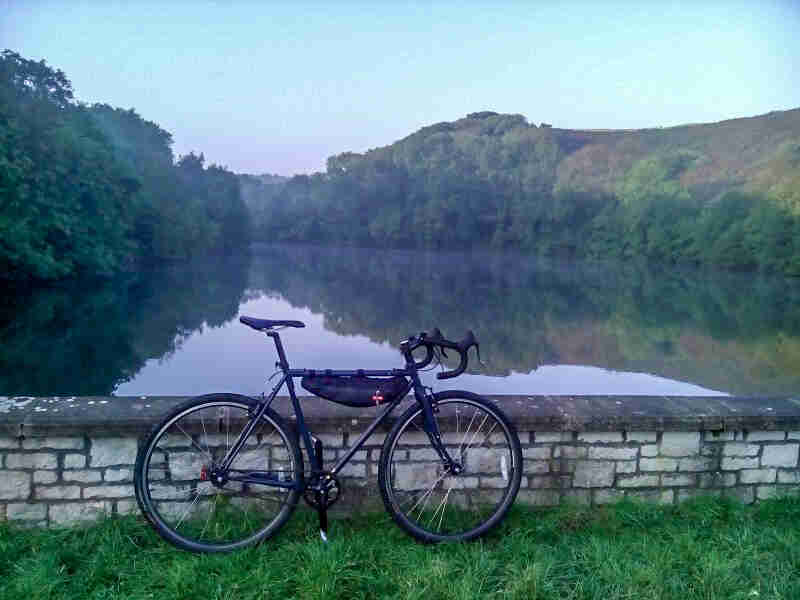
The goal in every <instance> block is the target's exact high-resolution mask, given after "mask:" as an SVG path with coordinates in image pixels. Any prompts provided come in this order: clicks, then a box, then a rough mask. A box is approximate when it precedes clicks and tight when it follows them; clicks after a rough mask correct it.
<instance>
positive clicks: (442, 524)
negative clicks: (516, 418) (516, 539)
mask: <svg viewBox="0 0 800 600" xmlns="http://www.w3.org/2000/svg"><path fill="white" fill-rule="evenodd" d="M432 406H433V407H434V410H435V416H436V418H437V422H438V424H439V428H440V431H441V434H442V440H443V442H444V444H445V447H446V448H447V450H448V452H449V453H450V456H451V458H453V459H454V460H455V461H457V462H458V463H459V464H461V465H462V466H463V468H464V470H463V472H462V473H460V474H459V475H457V476H456V475H452V474H447V473H446V471H445V468H444V465H443V464H442V461H441V459H440V458H439V457H438V454H437V453H436V451H435V450H434V449H433V448H432V447H431V444H430V441H429V439H428V436H427V434H426V433H425V431H424V429H423V427H422V419H423V415H422V409H421V408H420V409H417V410H416V411H414V412H413V413H412V414H411V415H410V416H409V417H408V418H407V419H405V420H404V422H403V424H402V425H401V426H400V428H399V429H398V431H397V435H396V436H395V437H394V438H393V439H392V440H391V442H390V447H389V451H388V455H387V464H386V465H385V466H386V475H385V484H384V489H385V493H386V496H387V499H388V501H389V503H390V505H391V510H392V512H393V513H394V514H395V517H396V519H398V520H399V522H400V524H401V525H402V526H403V527H404V528H405V529H406V530H407V531H409V532H410V533H412V535H414V536H415V537H417V538H419V539H422V540H425V541H455V540H468V539H473V538H475V537H478V536H480V535H482V534H483V533H485V532H486V531H488V530H489V529H491V528H492V527H493V526H494V525H496V524H497V523H498V522H499V521H500V520H501V519H502V518H503V516H504V515H505V513H506V512H507V510H508V508H509V507H510V505H511V503H512V502H513V501H514V498H515V497H516V494H517V491H518V489H519V483H520V478H521V469H522V459H521V452H520V450H519V443H518V441H517V437H516V434H515V433H514V431H513V428H512V427H511V426H510V424H508V422H507V420H506V419H505V418H504V417H503V416H502V414H501V413H500V412H499V411H497V410H496V409H494V408H493V407H492V406H490V405H489V404H488V403H486V402H484V401H478V400H474V399H471V398H468V397H459V398H449V399H442V400H439V401H435V402H434V403H433V405H432Z"/></svg>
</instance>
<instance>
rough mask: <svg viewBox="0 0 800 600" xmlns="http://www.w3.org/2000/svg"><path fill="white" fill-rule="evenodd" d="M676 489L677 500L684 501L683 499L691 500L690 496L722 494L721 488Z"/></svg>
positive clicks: (703, 496) (699, 496) (702, 496)
mask: <svg viewBox="0 0 800 600" xmlns="http://www.w3.org/2000/svg"><path fill="white" fill-rule="evenodd" d="M676 491H677V492H678V502H684V501H685V500H691V499H692V498H705V497H708V498H712V497H713V498H719V497H720V496H721V495H722V491H723V490H719V489H709V490H693V489H691V488H684V489H681V490H676Z"/></svg>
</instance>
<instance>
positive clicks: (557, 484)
mask: <svg viewBox="0 0 800 600" xmlns="http://www.w3.org/2000/svg"><path fill="white" fill-rule="evenodd" d="M563 479H569V478H568V477H564V478H563ZM561 481H562V477H559V476H557V475H544V476H534V477H528V487H530V488H536V489H539V488H561V487H564V486H562V485H561ZM568 486H569V482H567V487H568Z"/></svg>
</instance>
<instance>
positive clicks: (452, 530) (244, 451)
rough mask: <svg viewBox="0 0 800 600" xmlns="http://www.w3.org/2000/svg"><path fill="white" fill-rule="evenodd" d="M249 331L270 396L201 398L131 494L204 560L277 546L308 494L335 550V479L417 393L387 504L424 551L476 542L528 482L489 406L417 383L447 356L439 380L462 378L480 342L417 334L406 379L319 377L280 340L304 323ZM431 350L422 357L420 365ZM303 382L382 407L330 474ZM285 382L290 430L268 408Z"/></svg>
mask: <svg viewBox="0 0 800 600" xmlns="http://www.w3.org/2000/svg"><path fill="white" fill-rule="evenodd" d="M239 320H240V321H241V322H242V323H244V324H245V325H248V326H249V327H252V328H253V329H255V330H257V331H259V332H262V333H266V335H267V336H268V337H270V338H272V340H273V341H274V343H275V349H276V351H277V355H278V361H277V362H276V363H275V365H276V367H277V368H278V370H277V371H276V373H275V375H281V377H280V380H279V381H278V383H277V384H276V385H275V386H274V387H273V388H272V391H271V393H270V394H269V396H268V397H267V396H265V395H262V396H261V398H258V399H256V398H250V397H247V396H241V395H236V394H210V395H205V396H198V397H196V398H192V399H190V400H188V401H186V402H184V403H183V404H181V405H179V406H177V407H176V408H175V409H173V411H172V412H171V413H169V414H168V415H167V416H166V417H165V418H164V419H163V420H162V421H161V422H160V423H158V424H157V425H156V426H155V427H154V428H153V429H152V430H151V432H150V434H149V435H148V437H147V438H146V440H145V442H144V443H143V444H142V445H141V446H140V449H139V452H138V455H137V459H136V467H135V472H134V487H135V492H136V499H137V501H138V503H139V507H140V508H141V510H142V512H143V513H144V515H145V517H146V518H147V520H148V521H149V522H150V523H151V524H152V525H153V527H154V528H155V529H156V531H157V532H158V533H159V534H160V535H161V536H162V537H163V538H164V539H166V540H167V541H169V542H171V543H172V544H174V545H176V546H178V547H180V548H183V549H186V550H190V551H195V552H221V551H230V550H236V549H238V548H242V547H244V546H247V545H249V544H254V543H258V542H261V541H263V540H265V539H267V538H269V537H271V536H272V535H274V534H275V533H276V532H277V531H278V530H279V529H280V528H281V527H282V526H283V525H284V523H286V521H287V520H288V519H289V517H290V516H291V514H292V512H293V511H294V509H295V508H296V506H297V504H298V501H299V499H300V497H301V496H302V497H303V498H304V500H305V501H306V502H307V503H308V504H309V505H310V506H312V507H313V508H315V509H316V510H317V512H318V514H319V521H320V536H321V537H322V539H323V540H325V541H327V530H328V523H327V521H328V519H327V510H328V508H329V507H330V506H331V505H332V504H333V503H334V502H336V500H338V499H339V497H340V494H341V484H340V482H339V479H338V478H337V474H338V473H339V472H340V471H341V470H342V468H343V467H344V466H345V465H346V464H347V463H348V461H349V460H350V459H351V458H352V457H353V455H354V454H355V453H356V451H357V450H358V449H359V448H361V446H362V445H363V444H364V443H365V441H366V440H367V439H368V438H369V437H370V436H371V435H372V434H373V433H374V432H375V430H376V429H377V428H378V426H379V425H381V424H382V423H383V422H384V421H386V419H387V418H388V417H389V415H390V414H391V413H392V412H393V411H394V410H395V409H396V408H397V407H398V406H399V405H400V404H401V403H402V402H403V400H404V398H405V397H406V395H407V394H408V393H409V391H413V398H414V401H413V402H412V404H411V406H410V407H409V408H408V409H406V410H405V412H403V414H402V415H401V416H400V417H399V418H398V419H396V420H395V422H394V424H393V425H392V427H391V430H390V431H389V434H388V435H387V436H386V439H385V441H384V443H383V447H382V449H381V453H380V460H379V464H378V486H379V488H380V493H381V498H382V500H383V503H384V506H385V507H386V510H387V511H388V512H389V514H390V515H391V517H392V518H393V520H394V521H395V522H396V523H397V525H399V526H400V527H401V528H402V529H403V530H404V531H405V532H407V533H408V534H410V535H411V536H413V537H414V538H416V539H417V540H419V541H422V542H446V541H460V540H471V539H474V538H477V537H479V536H481V535H483V534H485V533H486V532H488V531H489V530H491V529H492V528H493V527H495V526H497V525H498V524H499V523H500V521H501V520H502V519H503V518H504V517H505V515H506V513H507V512H508V510H509V508H510V507H511V505H512V504H513V502H514V499H515V498H516V495H517V492H518V490H519V485H520V479H521V475H522V451H521V448H520V442H519V438H518V437H517V433H516V431H515V428H514V426H513V425H512V423H511V422H510V421H509V420H508V418H507V417H506V416H505V414H504V413H503V412H502V411H501V410H500V409H499V408H498V407H497V406H495V405H494V404H493V403H492V402H490V401H488V400H487V399H485V398H483V397H481V396H479V395H477V394H473V393H471V392H467V391H444V392H438V393H432V390H430V388H425V387H424V386H423V384H422V383H421V381H420V376H419V371H421V370H423V369H425V368H426V367H428V366H429V365H430V364H431V362H432V361H433V359H434V358H436V359H437V362H438V363H439V364H442V357H445V358H446V357H447V354H446V350H455V351H456V352H457V353H458V354H459V356H460V362H459V365H458V366H457V367H456V368H455V369H454V370H450V371H443V372H439V373H437V377H438V378H439V379H449V378H452V377H457V376H458V375H460V374H462V373H463V372H464V370H465V369H466V368H467V363H468V353H469V349H470V348H471V347H473V346H474V347H475V349H476V352H477V355H478V360H480V348H479V346H478V342H477V340H476V339H475V336H474V335H473V334H472V332H471V331H470V332H467V336H466V337H465V338H464V339H463V340H462V341H460V342H453V341H450V340H447V339H445V338H444V337H443V336H442V334H441V332H440V331H439V330H438V329H434V330H433V331H432V332H431V333H425V332H423V333H420V334H419V335H416V336H411V337H409V338H408V339H407V340H405V341H403V342H402V343H401V344H400V350H401V353H402V355H403V357H404V359H405V368H402V369H390V370H362V369H359V370H349V371H332V370H325V371H316V370H310V369H292V368H290V367H289V363H288V360H287V358H286V354H285V352H284V348H283V344H282V343H281V338H280V335H279V333H278V332H279V331H280V330H282V329H284V328H288V327H305V325H304V324H303V323H302V322H301V321H286V320H283V321H280V320H268V319H256V318H253V317H246V316H242V317H240V319H239ZM420 349H424V351H425V356H424V357H423V358H422V359H421V360H418V357H419V353H417V357H415V356H414V352H415V351H417V350H420ZM434 366H435V365H434ZM431 368H433V367H431ZM296 378H301V385H302V387H303V388H305V389H306V390H307V391H310V392H311V393H312V394H314V395H316V396H319V397H322V398H325V399H327V400H331V401H334V402H339V403H343V404H346V405H349V406H355V407H366V406H383V410H382V411H381V412H380V414H378V415H377V416H376V417H375V420H374V421H372V423H370V425H369V426H368V427H367V428H366V430H365V431H363V433H361V435H360V436H359V437H358V439H357V440H356V441H355V442H354V443H353V445H352V446H351V447H350V448H348V449H347V450H346V451H344V455H343V456H341V458H339V460H338V461H337V462H336V464H335V465H334V466H333V467H332V468H331V469H330V470H325V469H324V464H323V446H322V442H321V441H320V440H319V439H318V438H316V437H315V436H314V435H313V434H312V433H311V432H310V431H309V430H308V428H307V427H306V424H305V420H304V417H303V410H302V408H301V406H300V401H299V400H298V397H297V395H296V394H295V386H294V380H295V379H296ZM284 384H285V385H286V386H287V389H288V391H289V397H290V400H291V404H292V407H293V410H294V414H295V418H296V423H295V424H294V425H292V426H290V425H289V424H288V423H287V422H286V421H285V420H284V419H283V417H281V416H280V415H279V414H278V413H277V412H275V411H274V410H273V409H272V408H270V404H271V403H272V401H273V400H274V399H275V397H276V395H277V393H278V391H279V390H280V389H281V388H282V387H283V385H284ZM428 390H430V392H431V393H429V391H428ZM299 440H301V441H302V443H303V445H304V446H305V449H306V452H307V456H308V459H309V462H310V464H311V469H310V472H308V473H306V470H305V466H304V461H303V454H302V452H301V450H300V445H299Z"/></svg>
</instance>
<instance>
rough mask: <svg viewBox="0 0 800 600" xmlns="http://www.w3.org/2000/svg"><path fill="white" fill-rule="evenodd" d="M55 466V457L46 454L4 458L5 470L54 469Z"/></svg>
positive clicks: (13, 455) (16, 455)
mask: <svg viewBox="0 0 800 600" xmlns="http://www.w3.org/2000/svg"><path fill="white" fill-rule="evenodd" d="M57 466H58V460H57V458H56V455H55V454H51V453H48V452H37V453H35V454H9V455H7V456H6V469H55V468H56V467H57Z"/></svg>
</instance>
